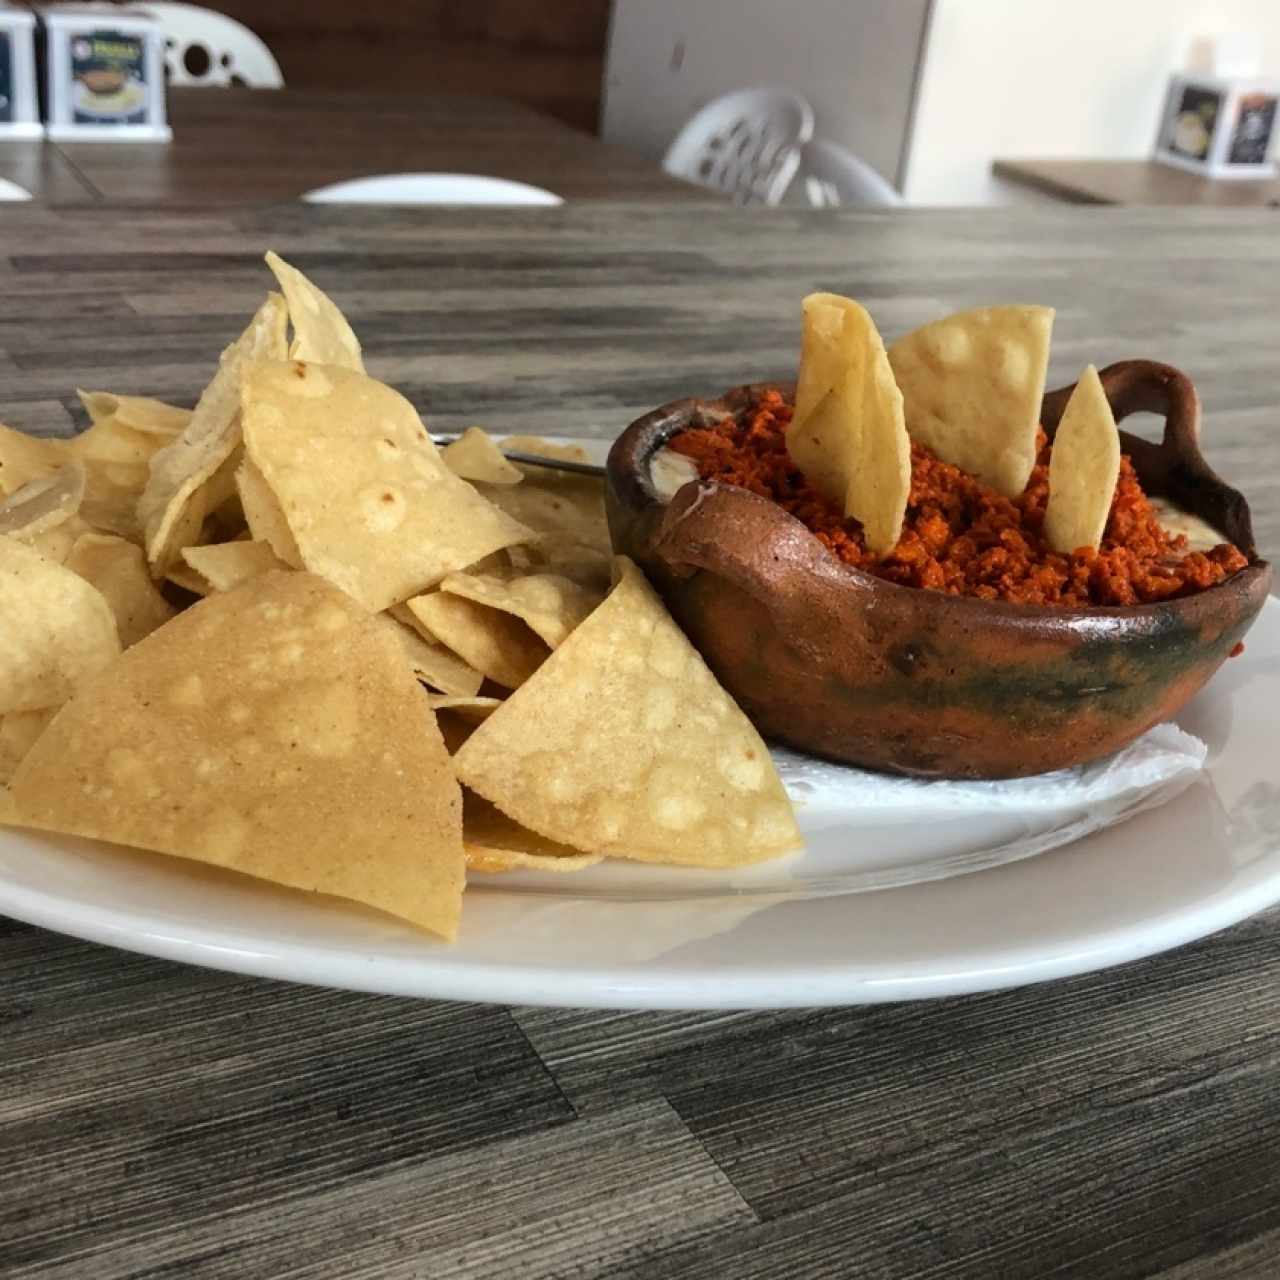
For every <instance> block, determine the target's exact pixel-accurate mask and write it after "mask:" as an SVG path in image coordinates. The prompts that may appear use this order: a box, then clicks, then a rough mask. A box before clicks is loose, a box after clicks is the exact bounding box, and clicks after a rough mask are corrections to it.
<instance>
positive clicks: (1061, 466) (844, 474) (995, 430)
mask: <svg viewBox="0 0 1280 1280" xmlns="http://www.w3.org/2000/svg"><path fill="white" fill-rule="evenodd" d="M803 320H804V328H803V337H802V341H801V351H800V373H799V379H798V382H797V385H796V402H795V413H794V416H793V417H792V421H791V425H790V427H789V428H788V431H787V451H788V453H789V454H790V456H791V459H792V461H793V462H794V463H795V465H796V467H797V468H798V469H799V470H800V471H801V472H803V473H804V475H805V476H806V478H807V479H808V480H809V481H810V483H812V484H813V486H814V487H815V488H816V489H818V491H819V492H821V493H823V494H825V495H826V496H827V497H828V498H830V499H831V500H832V501H835V502H838V503H840V504H842V506H843V509H844V514H845V515H846V516H850V517H852V518H853V519H855V520H858V521H860V522H861V524H862V527H863V535H864V537H865V539H866V544H867V547H868V549H869V550H870V551H872V552H874V553H876V554H877V555H882V556H883V555H887V554H888V553H889V552H890V551H892V550H893V548H894V547H895V546H897V544H898V540H899V538H900V537H901V534H902V524H903V519H904V517H905V515H906V509H907V500H908V497H909V495H910V492H911V441H912V440H915V441H917V442H919V443H920V444H923V445H925V446H926V447H928V448H929V449H931V450H932V451H933V453H934V454H935V455H936V456H937V457H939V458H941V459H942V461H943V462H950V463H952V464H954V465H955V466H957V467H959V468H960V469H961V470H962V471H967V472H968V473H969V474H970V475H973V476H976V477H977V478H978V479H979V480H981V481H983V482H984V483H985V484H987V485H990V486H991V487H992V488H993V489H995V490H996V491H997V492H999V493H1001V494H1003V495H1004V496H1005V497H1007V498H1013V497H1017V495H1018V494H1020V493H1021V492H1022V491H1023V490H1024V489H1025V488H1026V486H1027V481H1028V479H1029V478H1030V476H1031V470H1032V467H1034V465H1035V461H1036V453H1037V450H1036V435H1037V432H1038V430H1039V427H1040V401H1041V399H1042V397H1043V395H1044V383H1045V374H1046V372H1047V370H1048V365H1049V337H1050V333H1051V330H1052V328H1053V311H1052V310H1051V309H1050V308H1048V307H1028V306H1000V307H984V308H980V309H978V310H975V311H962V312H959V313H957V314H956V315H951V316H947V317H946V318H945V319H942V320H938V321H935V322H934V323H932V324H927V325H925V326H923V327H922V328H920V329H917V330H915V331H914V332H913V333H909V334H907V335H906V337H904V338H901V339H899V341H897V342H895V343H894V344H893V346H892V347H890V348H889V349H888V350H887V351H886V350H885V346H884V343H883V342H882V341H881V339H880V334H879V333H878V332H877V331H876V327H875V324H874V322H873V321H872V319H871V317H870V315H868V313H867V312H866V310H865V309H864V308H862V307H861V306H859V305H858V303H856V302H854V301H852V300H851V299H849V298H842V297H840V296H838V295H836V294H831V293H814V294H810V295H809V296H808V297H807V298H805V300H804V303H803ZM1119 475H1120V437H1119V433H1118V431H1117V430H1116V424H1115V419H1114V417H1113V416H1112V413H1111V406H1110V404H1109V403H1108V401H1107V397H1106V395H1105V393H1104V392H1103V390H1102V384H1101V382H1100V381H1099V379H1098V375H1097V372H1096V371H1095V370H1094V368H1093V366H1092V365H1090V366H1089V367H1088V368H1087V369H1086V370H1085V372H1084V375H1083V376H1082V377H1081V379H1080V381H1079V382H1078V383H1077V385H1076V389H1075V391H1074V393H1073V394H1072V397H1071V400H1070V402H1069V403H1068V405H1067V408H1066V411H1065V412H1064V414H1063V417H1062V421H1061V423H1060V424H1059V426H1058V432H1057V435H1056V437H1055V441H1054V448H1053V452H1052V454H1051V462H1050V468H1049V502H1048V506H1047V509H1046V512H1045V534H1046V537H1047V539H1048V542H1049V545H1050V546H1051V547H1052V548H1053V550H1055V551H1058V552H1061V553H1063V554H1069V553H1071V552H1072V551H1076V550H1078V549H1080V548H1082V547H1092V548H1093V549H1095V550H1096V549H1097V547H1098V545H1099V543H1100V542H1101V540H1102V535H1103V532H1104V530H1105V529H1106V524H1107V516H1108V514H1109V512H1110V510H1111V503H1112V500H1113V498H1114V496H1115V489H1116V482H1117V480H1118V478H1119Z"/></svg>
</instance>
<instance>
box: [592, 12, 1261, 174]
mask: <svg viewBox="0 0 1280 1280" xmlns="http://www.w3.org/2000/svg"><path fill="white" fill-rule="evenodd" d="M1276 2H1277V3H1280V0H1276ZM927 8H928V5H927V2H926V0H615V4H614V11H613V25H612V29H611V32H610V38H609V54H608V66H607V68H606V72H605V98H604V112H603V123H602V130H601V131H602V133H603V135H604V137H605V139H606V140H607V141H609V142H617V143H621V144H623V145H624V146H628V147H630V148H631V149H632V150H634V151H639V152H640V153H642V154H644V155H648V156H652V157H654V158H655V159H656V158H658V157H660V156H661V155H662V153H663V152H664V151H665V150H666V148H667V144H668V143H669V142H670V141H671V139H672V138H673V137H674V136H675V133H676V131H677V130H678V129H679V128H680V126H681V125H682V124H683V123H684V122H685V121H686V120H687V119H688V118H689V117H690V116H691V115H693V113H694V112H695V111H696V110H697V109H698V108H699V107H701V106H703V105H704V104H705V103H706V102H709V101H710V100H711V99H712V98H715V97H718V96H719V95H720V94H722V93H727V92H728V91H729V90H731V89H741V88H744V87H747V86H750V85H781V86H782V87H784V88H789V89H795V90H797V91H798V92H800V93H802V94H803V95H804V96H805V97H806V98H808V99H809V101H810V102H811V103H812V104H813V108H814V113H815V115H816V117H817V130H816V132H817V133H818V134H819V135H821V136H824V137H827V138H831V139H832V140H833V141H836V142H839V143H842V144H843V145H844V146H846V147H848V148H849V149H850V150H851V151H853V152H854V153H855V154H857V155H860V156H862V158H863V159H864V160H866V161H867V162H868V163H869V164H871V165H874V166H875V168H877V169H878V170H879V171H880V172H881V173H882V174H883V175H884V176H885V177H887V178H888V179H889V180H890V181H891V182H892V181H895V180H896V178H897V175H898V170H899V165H900V162H901V160H902V155H903V150H904V144H905V140H906V126H907V119H908V114H909V111H910V106H911V100H912V89H913V82H914V77H915V72H916V67H917V62H918V59H919V55H920V49H921V34H922V31H923V27H924V19H925V13H926V10H927Z"/></svg>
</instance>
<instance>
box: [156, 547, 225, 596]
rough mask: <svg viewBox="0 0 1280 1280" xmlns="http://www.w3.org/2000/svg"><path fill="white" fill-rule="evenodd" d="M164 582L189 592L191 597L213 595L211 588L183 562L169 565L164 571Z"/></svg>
mask: <svg viewBox="0 0 1280 1280" xmlns="http://www.w3.org/2000/svg"><path fill="white" fill-rule="evenodd" d="M184 549H185V548H184ZM164 580H165V581H166V582H172V583H173V585H174V586H175V587H181V588H182V589H183V591H190V592H191V594H192V595H193V596H209V595H212V594H213V588H212V587H211V586H210V585H209V584H208V583H207V582H206V581H205V580H204V578H203V577H201V575H200V574H198V573H197V572H196V571H195V570H194V569H193V568H192V567H191V566H190V565H189V564H187V563H186V561H185V560H183V561H179V562H178V563H177V564H171V565H170V566H169V567H168V568H167V569H166V570H165V573H164Z"/></svg>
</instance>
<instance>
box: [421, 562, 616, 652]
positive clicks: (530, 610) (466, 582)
mask: <svg viewBox="0 0 1280 1280" xmlns="http://www.w3.org/2000/svg"><path fill="white" fill-rule="evenodd" d="M440 590H441V591H445V592H448V593H449V594H450V595H455V596H462V597H463V598H464V599H466V600H474V601H475V603H476V604H483V605H487V606H488V607H489V608H490V609H498V610H499V611H501V612H502V613H509V614H511V615H512V616H514V617H516V618H519V619H520V621H521V622H523V623H524V624H525V625H526V626H527V627H528V628H529V630H530V631H532V632H533V633H534V634H535V635H536V636H538V637H539V638H541V639H542V640H543V641H545V642H546V643H547V644H548V645H549V646H550V647H551V648H552V649H554V648H556V647H557V646H558V645H561V644H563V643H564V642H565V640H567V639H568V637H569V633H570V632H571V631H572V630H573V629H574V627H576V626H577V625H578V624H579V623H580V622H581V621H582V620H583V619H584V618H585V617H586V616H587V615H588V614H589V613H591V611H592V610H593V609H595V608H597V607H598V606H599V604H600V602H601V601H602V600H603V599H604V596H605V593H604V592H603V591H592V590H590V589H589V588H587V587H584V586H582V585H580V584H579V583H577V582H574V581H572V580H571V579H569V578H564V577H561V576H560V575H559V574H556V573H535V574H527V575H524V576H521V577H515V576H511V575H497V574H486V573H475V572H470V573H451V574H450V575H449V576H448V577H447V578H446V579H445V580H444V581H443V582H442V583H441V584H440Z"/></svg>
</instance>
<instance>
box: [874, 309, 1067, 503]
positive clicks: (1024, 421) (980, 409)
mask: <svg viewBox="0 0 1280 1280" xmlns="http://www.w3.org/2000/svg"><path fill="white" fill-rule="evenodd" d="M1052 331H1053V308H1052V307H1023V306H1001V307H981V308H979V309H977V310H974V311H960V312H957V313H956V314H955V315H951V316H947V317H945V318H944V319H942V320H935V321H934V322H933V323H932V324H926V325H924V326H923V327H922V328H919V329H916V330H914V331H913V332H912V333H909V334H907V336H906V337H905V338H900V339H899V340H898V341H897V342H895V343H894V344H893V346H891V347H890V348H889V363H890V364H891V365H892V366H893V373H894V377H895V378H896V379H897V383H898V386H899V387H900V388H901V389H902V396H903V401H904V403H905V407H906V417H907V432H908V434H909V435H910V437H911V439H912V440H913V441H915V442H916V443H918V444H922V445H924V446H925V447H926V448H928V449H930V450H932V452H933V453H934V455H935V456H936V457H938V458H940V459H941V460H942V461H943V462H950V463H952V464H953V465H954V466H957V467H959V468H960V469H961V470H962V471H966V472H968V473H969V474H970V475H971V476H976V477H977V478H978V479H979V480H981V481H982V482H983V483H984V484H988V485H990V486H991V488H993V489H995V490H996V492H997V493H1000V494H1002V495H1003V496H1004V497H1006V498H1016V497H1017V496H1018V495H1019V494H1020V493H1021V492H1022V491H1023V490H1024V489H1025V488H1026V487H1027V481H1028V479H1030V477H1031V469H1032V467H1034V466H1035V462H1036V433H1037V432H1038V431H1039V429H1040V401H1041V399H1042V398H1043V396H1044V380H1045V374H1046V372H1047V371H1048V368H1049V338H1050V335H1051V334H1052Z"/></svg>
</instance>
